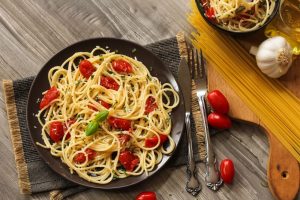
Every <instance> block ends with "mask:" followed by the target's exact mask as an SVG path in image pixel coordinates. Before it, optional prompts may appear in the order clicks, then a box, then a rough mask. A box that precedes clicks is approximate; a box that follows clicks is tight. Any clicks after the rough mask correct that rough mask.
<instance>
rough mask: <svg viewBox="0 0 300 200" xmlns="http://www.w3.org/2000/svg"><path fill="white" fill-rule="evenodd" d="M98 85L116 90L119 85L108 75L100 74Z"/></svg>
mask: <svg viewBox="0 0 300 200" xmlns="http://www.w3.org/2000/svg"><path fill="white" fill-rule="evenodd" d="M100 85H102V86H103V87H105V88H107V89H112V90H118V89H119V87H120V85H119V84H118V83H117V82H116V81H115V80H114V79H113V78H110V77H108V76H102V77H101V80H100Z"/></svg>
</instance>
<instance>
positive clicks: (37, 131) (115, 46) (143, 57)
mask: <svg viewBox="0 0 300 200" xmlns="http://www.w3.org/2000/svg"><path fill="white" fill-rule="evenodd" d="M96 46H101V47H103V48H105V47H109V49H110V50H118V53H121V54H125V55H128V56H130V57H136V58H137V59H138V60H139V61H141V62H143V63H144V65H145V66H147V67H148V68H149V69H151V71H150V73H151V75H152V76H156V77H157V78H158V79H159V80H160V81H161V82H162V83H165V82H169V83H170V84H172V86H173V87H174V89H175V90H176V91H177V92H179V86H178V84H177V82H176V80H175V78H174V76H173V75H172V73H171V72H170V71H169V69H168V68H167V67H165V65H164V64H163V62H162V61H161V60H160V59H159V58H158V57H156V56H155V55H154V54H152V53H151V52H150V51H149V50H147V49H145V48H144V47H142V46H140V45H138V44H135V43H133V42H130V41H126V40H121V39H115V38H95V39H89V40H84V41H81V42H78V43H75V44H73V45H71V46H69V47H67V48H65V49H63V50H62V51H60V52H59V53H57V54H56V55H55V56H53V57H52V58H51V59H50V60H49V61H48V62H47V63H46V64H45V65H44V66H43V68H42V69H41V70H40V72H39V73H38V75H37V76H36V78H35V80H34V81H33V83H32V86H31V89H30V92H29V97H28V103H27V123H28V128H29V132H30V135H31V139H32V141H33V143H34V145H35V147H36V149H37V151H38V152H39V154H40V156H41V157H42V159H43V160H44V161H45V162H46V163H47V164H48V165H49V166H50V167H51V168H52V169H53V170H54V171H56V172H57V173H58V174H60V175H61V176H63V177H64V178H66V179H68V180H70V181H72V182H74V183H77V184H80V185H84V186H87V187H92V188H101V189H119V188H124V187H128V186H131V185H134V184H137V183H139V182H141V181H143V180H145V179H147V178H148V177H150V176H152V175H154V174H155V173H156V172H158V170H159V169H161V168H162V167H163V166H164V165H165V164H166V162H167V161H168V160H169V159H170V158H171V157H172V156H173V155H174V152H175V150H174V151H173V153H172V154H171V155H165V156H163V159H162V161H161V162H160V163H159V164H158V165H157V166H156V168H155V169H154V170H153V171H152V172H150V173H149V175H148V176H147V175H146V174H145V173H144V174H142V175H140V176H132V177H128V178H125V179H119V180H114V181H112V182H111V183H108V184H105V185H100V184H95V183H91V182H88V181H86V180H84V179H82V178H81V177H79V176H78V175H77V174H76V173H75V174H71V173H70V171H69V168H68V167H67V165H65V164H63V163H62V162H61V160H60V158H57V157H54V156H52V155H51V154H50V151H49V150H47V149H44V148H42V147H40V146H37V145H36V142H39V143H42V144H43V143H44V142H43V140H42V137H41V126H40V124H39V123H38V120H37V118H36V117H35V116H34V114H36V113H38V111H39V105H38V104H39V103H37V99H38V98H41V97H42V92H43V91H45V90H48V89H49V87H50V85H49V83H48V71H49V70H50V68H52V67H54V66H57V65H61V64H62V63H63V62H64V61H65V60H66V59H67V58H68V57H70V56H71V55H73V54H74V53H75V52H79V51H89V52H90V51H91V50H92V49H93V48H95V47H96ZM134 49H135V50H134ZM133 50H134V51H133ZM179 96H180V104H179V106H177V107H176V108H175V109H174V110H173V112H172V114H171V119H172V122H173V124H172V132H171V135H172V138H173V139H174V141H175V143H176V146H177V145H178V143H179V141H180V139H181V136H182V132H183V128H184V102H183V97H182V94H181V92H179ZM33 113H34V114H33Z"/></svg>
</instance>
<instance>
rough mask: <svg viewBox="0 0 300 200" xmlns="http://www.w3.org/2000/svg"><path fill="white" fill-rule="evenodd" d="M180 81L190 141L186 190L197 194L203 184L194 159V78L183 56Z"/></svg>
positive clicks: (179, 75) (194, 194)
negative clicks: (192, 117) (192, 109)
mask: <svg viewBox="0 0 300 200" xmlns="http://www.w3.org/2000/svg"><path fill="white" fill-rule="evenodd" d="M178 82H179V85H180V87H181V91H182V93H183V97H184V106H185V127H186V134H187V142H188V163H187V170H186V171H187V175H188V180H187V183H186V187H185V189H186V191H187V192H189V193H191V194H192V195H193V196H196V195H197V194H198V193H199V192H200V191H201V188H202V186H201V184H200V182H199V180H198V179H197V174H196V163H195V159H194V152H193V145H192V135H191V118H190V116H191V97H192V80H191V75H190V69H189V67H188V65H187V62H186V59H185V58H182V59H181V61H180V64H179V69H178Z"/></svg>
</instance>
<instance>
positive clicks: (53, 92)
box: [40, 86, 59, 109]
mask: <svg viewBox="0 0 300 200" xmlns="http://www.w3.org/2000/svg"><path fill="white" fill-rule="evenodd" d="M57 97H59V91H58V90H57V89H56V87H54V86H53V87H51V88H50V89H49V90H48V91H47V92H46V93H45V95H44V97H43V98H42V100H41V102H40V109H43V108H44V107H46V106H48V105H49V104H50V103H51V102H52V101H53V100H54V99H56V98H57Z"/></svg>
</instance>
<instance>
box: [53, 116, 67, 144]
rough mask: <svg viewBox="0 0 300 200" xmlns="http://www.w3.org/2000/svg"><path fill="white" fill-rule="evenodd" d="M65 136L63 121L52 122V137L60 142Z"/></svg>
mask: <svg viewBox="0 0 300 200" xmlns="http://www.w3.org/2000/svg"><path fill="white" fill-rule="evenodd" d="M63 136H64V127H63V123H62V122H57V121H56V122H51V123H50V138H51V139H52V140H53V141H54V142H58V141H60V140H61V139H62V137H63Z"/></svg>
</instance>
